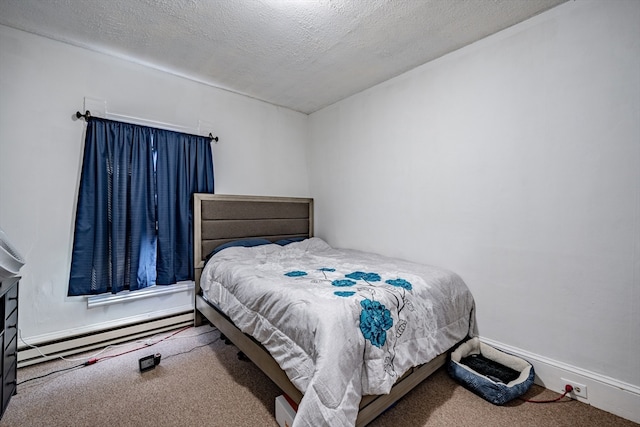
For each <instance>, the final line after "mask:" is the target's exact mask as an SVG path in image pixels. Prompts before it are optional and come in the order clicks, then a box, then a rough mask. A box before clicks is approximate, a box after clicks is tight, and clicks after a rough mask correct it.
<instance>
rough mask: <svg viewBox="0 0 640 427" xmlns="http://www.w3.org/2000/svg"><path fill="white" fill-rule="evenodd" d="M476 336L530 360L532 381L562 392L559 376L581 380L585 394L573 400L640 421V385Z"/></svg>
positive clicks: (562, 387) (491, 344) (563, 383)
mask: <svg viewBox="0 0 640 427" xmlns="http://www.w3.org/2000/svg"><path fill="white" fill-rule="evenodd" d="M480 340H481V341H482V342H484V343H486V344H488V345H490V346H492V347H495V348H497V349H499V350H502V351H505V352H507V353H511V354H513V355H515V356H518V357H521V358H523V359H525V360H527V361H528V362H529V363H531V364H532V365H533V368H534V369H535V372H536V378H535V383H536V384H538V385H540V386H542V387H545V388H547V389H549V390H553V391H556V392H558V393H563V392H564V386H565V382H563V381H562V380H561V378H565V379H567V380H570V381H575V382H577V383H580V384H584V385H586V386H587V398H586V399H584V398H581V397H576V400H579V401H581V402H583V403H586V404H589V405H592V406H595V407H596V408H598V409H602V410H603V411H607V412H610V413H612V414H614V415H617V416H619V417H622V418H625V419H627V420H631V421H633V422H635V423H640V411H639V410H638V408H640V387H638V386H635V385H633V384H629V383H625V382H624V381H620V380H617V379H615V378H611V377H607V376H605V375H601V374H598V373H595V372H591V371H587V370H585V369H582V368H578V367H576V366H572V365H569V364H566V363H563V362H559V361H557V360H553V359H549V358H548V357H544V356H540V355H539V354H535V353H531V352H528V351H526V350H522V349H519V348H516V347H512V346H510V345H507V344H503V343H501V342H498V341H494V340H492V339H489V338H484V337H480Z"/></svg>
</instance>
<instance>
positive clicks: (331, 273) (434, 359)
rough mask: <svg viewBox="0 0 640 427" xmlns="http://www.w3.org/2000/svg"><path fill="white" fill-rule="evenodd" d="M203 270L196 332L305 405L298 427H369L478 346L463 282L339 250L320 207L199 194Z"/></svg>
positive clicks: (199, 264)
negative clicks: (455, 352)
mask: <svg viewBox="0 0 640 427" xmlns="http://www.w3.org/2000/svg"><path fill="white" fill-rule="evenodd" d="M256 239H266V240H267V241H266V242H265V241H263V242H262V243H264V244H258V243H260V242H257V240H256ZM238 241H242V243H241V245H240V246H236V244H238ZM256 242H257V243H256ZM270 242H277V243H272V244H269V243H270ZM221 246H230V247H228V248H226V249H224V250H219V251H217V253H215V255H213V256H211V254H212V252H215V250H217V248H220V247H221ZM194 260H195V265H194V274H195V281H196V290H195V317H196V324H200V323H202V322H203V321H204V319H206V320H208V321H209V322H210V323H212V324H213V325H214V326H215V327H217V328H218V329H219V330H220V331H221V333H222V334H224V335H225V336H226V337H227V338H228V339H229V340H230V341H231V342H233V343H234V344H235V345H236V346H237V347H238V348H239V350H241V351H242V352H243V353H244V354H245V355H246V356H247V357H248V358H249V359H250V360H251V361H253V363H255V364H256V365H257V366H258V367H259V368H260V369H261V370H262V371H264V372H265V374H266V375H267V376H268V377H269V378H271V380H272V381H273V382H274V383H275V384H276V385H277V386H278V387H279V388H280V389H281V390H282V391H283V392H284V393H285V394H287V395H288V396H289V397H290V398H291V399H292V400H293V401H295V402H296V403H298V404H299V407H298V413H297V415H296V418H295V422H294V425H295V426H305V425H309V426H311V425H345V426H348V425H356V426H365V425H367V424H368V423H370V422H371V421H372V420H373V419H375V418H376V417H377V416H378V415H379V414H381V413H382V412H384V411H385V410H386V409H387V408H389V407H390V406H392V405H393V404H394V403H395V402H396V401H397V400H398V399H400V398H401V397H402V396H404V395H405V394H406V393H408V392H409V391H410V390H411V389H413V388H414V387H415V386H416V385H418V384H419V383H420V382H422V381H423V380H424V379H425V378H427V377H428V376H429V375H431V374H432V373H433V372H435V371H436V370H437V369H438V368H439V367H441V366H442V365H444V364H445V362H446V360H447V355H448V352H449V350H450V349H451V348H453V347H455V346H456V345H457V344H458V343H459V342H461V341H463V340H465V339H466V338H468V337H469V336H475V335H477V334H476V325H475V308H474V307H475V306H474V301H473V297H472V296H471V294H470V292H469V290H468V289H467V287H466V285H465V284H464V282H463V281H462V279H460V277H459V276H458V275H456V274H454V273H451V272H449V271H446V270H443V269H439V268H434V267H430V266H424V265H419V264H415V263H409V262H407V261H402V260H397V259H391V258H386V257H381V256H379V255H376V254H368V253H365V252H360V251H353V250H343V249H335V248H332V247H331V246H329V245H328V244H327V243H326V242H324V241H323V240H322V239H319V238H317V237H314V235H313V199H309V198H291V197H264V196H234V195H214V194H195V195H194ZM345 260H346V261H345ZM427 312H428V313H427ZM303 391H304V393H303Z"/></svg>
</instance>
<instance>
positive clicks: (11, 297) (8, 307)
mask: <svg viewBox="0 0 640 427" xmlns="http://www.w3.org/2000/svg"><path fill="white" fill-rule="evenodd" d="M17 309H18V285H15V286H13V287H12V288H11V289H9V291H8V292H7V293H6V294H5V296H4V314H5V317H6V316H8V315H10V314H11V313H13V312H14V311H15V310H17Z"/></svg>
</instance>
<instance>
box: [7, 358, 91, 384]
mask: <svg viewBox="0 0 640 427" xmlns="http://www.w3.org/2000/svg"><path fill="white" fill-rule="evenodd" d="M83 366H86V363H81V364H79V365H75V366H70V367H68V368H62V369H58V370H56V371H52V372H49V373H48V374H44V375H40V376H38V377H33V378H29V379H28V380H24V381H20V382H19V383H16V386H19V385H20V384H24V383H28V382H29V381H33V380H38V379H40V378H44V377H48V376H49V375H53V374H57V373H58V372H64V371H70V370H72V369H76V368H81V367H83Z"/></svg>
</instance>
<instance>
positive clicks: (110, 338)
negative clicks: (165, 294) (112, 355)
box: [18, 304, 194, 368]
mask: <svg viewBox="0 0 640 427" xmlns="http://www.w3.org/2000/svg"><path fill="white" fill-rule="evenodd" d="M193 324H194V311H193V305H192V304H188V305H184V306H180V307H173V308H171V309H168V310H159V311H155V312H152V313H145V314H142V315H138V316H131V317H127V318H123V319H118V320H115V321H110V322H102V323H99V324H93V325H89V326H86V327H83V328H74V329H71V330H65V331H58V332H55V333H50V334H43V335H38V336H34V337H29V338H23V337H22V335H21V333H20V331H18V332H19V335H20V337H19V338H20V339H19V340H18V368H21V367H24V366H28V365H32V364H34V363H40V362H45V361H47V360H52V359H57V358H59V357H66V356H69V355H72V354H77V353H81V352H87V351H91V350H94V349H97V348H104V347H106V346H108V345H113V344H118V343H122V342H125V341H131V340H136V339H139V338H143V337H147V336H150V335H155V334H159V333H162V332H166V331H170V330H172V329H177V328H181V327H185V326H191V325H193ZM25 342H26V343H25ZM27 343H28V344H27ZM34 347H37V349H36V348H34Z"/></svg>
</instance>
